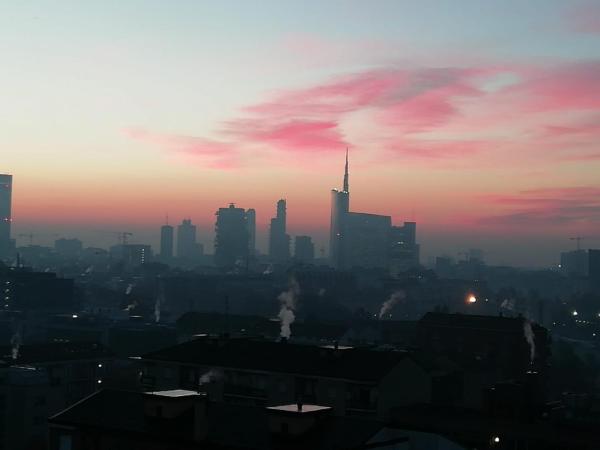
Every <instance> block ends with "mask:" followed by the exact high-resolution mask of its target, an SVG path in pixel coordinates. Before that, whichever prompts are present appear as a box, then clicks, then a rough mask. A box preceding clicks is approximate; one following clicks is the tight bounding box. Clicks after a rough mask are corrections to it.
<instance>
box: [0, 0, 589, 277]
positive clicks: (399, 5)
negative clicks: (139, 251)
mask: <svg viewBox="0 0 600 450" xmlns="http://www.w3.org/2000/svg"><path fill="white" fill-rule="evenodd" d="M43 3H44V2H41V3H40V5H37V6H36V5H34V4H14V5H11V6H9V7H8V8H7V10H6V11H5V12H6V14H3V17H2V18H0V25H1V26H0V30H1V31H0V36H1V37H2V38H3V39H2V41H3V42H4V43H8V45H7V46H6V48H5V49H4V50H5V51H3V66H4V67H6V68H8V70H4V71H3V73H2V74H0V91H1V93H2V95H3V98H5V99H6V102H4V106H0V115H1V116H2V117H3V121H2V123H3V125H2V129H1V131H2V133H0V147H1V148H6V149H11V151H9V152H7V154H6V155H3V165H2V167H0V171H1V172H3V173H10V174H12V175H13V176H14V179H15V182H14V192H13V217H14V222H13V236H14V237H17V238H18V235H19V234H27V233H34V234H37V237H36V238H35V240H36V242H37V243H45V244H48V243H50V242H51V241H52V240H53V239H54V238H51V237H49V236H45V235H44V233H46V234H52V233H58V234H61V235H64V236H65V237H72V236H73V237H80V238H82V239H83V240H84V242H86V244H89V245H95V244H102V245H104V246H106V245H108V244H109V243H110V242H109V241H110V239H109V238H108V237H107V236H99V235H98V234H95V233H94V231H93V230H97V229H107V230H115V231H118V230H128V231H132V232H134V233H135V239H136V240H137V241H138V242H144V243H145V242H148V243H151V244H152V245H153V246H154V248H158V238H159V232H158V231H157V230H158V229H159V227H160V225H162V217H163V216H164V214H165V213H169V214H170V215H171V216H172V217H173V219H174V223H178V222H179V221H180V220H181V219H182V218H184V217H191V218H192V220H193V222H194V223H195V224H197V226H198V227H199V228H198V234H199V240H200V241H201V242H202V243H203V244H204V245H205V248H207V250H209V249H210V248H211V246H212V240H213V233H212V228H213V225H214V215H213V214H214V211H216V210H217V209H218V208H219V207H221V206H222V205H223V204H226V203H228V202H235V203H236V204H239V205H244V207H248V208H250V207H251V208H255V209H256V212H257V214H256V217H257V229H258V231H257V246H258V247H259V248H260V249H261V250H262V251H263V252H265V251H266V241H267V233H268V231H267V230H268V222H269V219H270V217H271V216H272V212H271V211H272V205H273V203H274V202H275V201H276V200H277V199H279V198H282V197H283V198H285V199H286V200H287V202H288V208H289V214H288V228H289V233H290V235H292V236H294V235H310V236H313V238H314V241H315V244H316V245H315V247H316V250H317V252H316V253H317V254H319V251H318V249H320V248H321V247H323V246H324V247H325V248H327V241H328V238H327V234H328V227H329V223H328V222H329V198H328V196H327V192H328V191H329V190H330V189H331V188H332V187H334V186H338V185H339V180H338V171H339V161H340V158H341V157H342V155H343V152H344V151H345V148H346V147H347V146H348V147H349V148H350V152H351V154H352V161H353V167H354V170H353V178H352V185H353V199H352V201H353V208H354V209H355V210H359V211H367V212H369V213H374V214H386V215H390V216H391V217H392V221H393V222H394V223H401V222H402V221H404V220H414V221H416V222H418V224H419V236H420V241H421V242H422V244H423V248H422V253H423V258H422V260H423V261H424V262H426V261H427V260H428V258H430V257H432V256H435V255H437V254H444V253H447V254H451V255H453V256H455V257H456V255H457V253H458V252H459V251H463V250H465V249H467V248H470V247H477V248H483V249H484V250H486V259H488V260H489V261H490V262H495V263H509V264H515V265H533V266H547V265H551V264H554V263H557V262H558V258H557V255H558V253H559V252H560V251H564V250H569V249H572V248H574V245H573V242H571V241H569V237H572V236H577V235H581V236H587V237H588V241H584V245H585V246H586V247H594V246H597V245H598V241H597V240H596V241H594V240H593V238H594V236H595V235H596V234H597V233H595V231H596V230H597V228H598V225H599V224H600V205H599V203H598V198H599V194H600V184H599V182H598V180H597V173H598V164H599V162H598V161H599V160H600V155H599V154H598V150H597V148H596V147H595V145H596V142H597V141H598V138H599V137H600V134H599V128H598V127H597V125H596V123H597V118H598V114H599V109H600V92H599V91H598V86H599V85H600V79H599V75H598V74H599V73H600V66H599V64H600V55H599V52H598V50H597V49H598V48H600V26H599V25H598V23H597V19H595V18H596V17H598V7H597V5H594V3H592V2H569V3H568V4H565V2H559V1H543V2H541V1H537V2H527V3H524V2H507V3H503V4H502V5H496V4H490V5H481V4H480V3H479V2H465V3H464V4H463V7H461V9H460V14H457V13H456V11H455V10H456V8H455V7H453V5H452V2H431V3H428V2H424V4H423V5H421V6H419V5H416V4H412V3H409V2H384V1H381V2H378V3H377V7H375V8H366V7H365V6H364V5H361V4H360V2H344V3H341V2H331V3H330V4H328V5H319V8H317V3H316V2H314V3H311V2H309V3H307V6H306V7H305V8H306V10H305V11H300V9H302V8H300V7H299V5H298V4H293V3H291V2H290V3H287V2H282V3H283V4H285V7H282V6H280V5H278V4H277V2H265V3H264V4H263V5H261V6H258V7H255V8H250V7H249V6H247V5H244V4H229V5H219V6H217V5H192V4H188V3H183V2H181V3H178V4H177V7H174V8H173V7H171V6H170V5H167V4H166V3H160V2H155V3H152V6H148V5H147V4H142V3H137V2H128V3H127V4H126V5H122V4H109V5H106V6H105V7H99V6H97V5H80V4H78V3H71V4H69V2H65V3H64V4H62V5H61V7H53V8H43V6H42V5H43ZM227 6H229V8H227ZM232 6H234V7H232ZM42 10H43V14H42V13H40V11H42ZM67 10H68V14H66V12H67ZM265 11H268V12H269V15H268V17H269V21H268V22H267V21H266V19H265V17H267V16H266V15H263V13H264V12H265ZM302 12H304V14H302ZM308 17H310V18H311V19H312V20H307V18H308ZM498 17H502V20H496V19H497V18H498ZM209 18H210V20H209ZM595 20H596V21H595ZM375 24H376V25H375ZM466 24H468V26H465V25H466ZM27 30H31V31H32V32H31V33H28V32H27ZM33 30H35V32H33ZM424 30H427V31H426V32H424ZM258 36H261V38H260V39H259V38H258ZM449 36H450V38H449ZM75 37H76V39H75ZM459 49H460V51H459ZM299 69H302V70H299ZM48 82H51V85H52V89H48ZM7 105H10V106H7ZM67 105H68V106H67ZM32 130H35V132H32ZM32 161H35V162H36V164H35V168H32V167H31V162H32ZM249 187H250V188H249ZM541 228H543V231H542V232H540V229H541ZM18 239H19V240H20V243H21V244H24V243H26V241H25V240H23V238H18Z"/></svg>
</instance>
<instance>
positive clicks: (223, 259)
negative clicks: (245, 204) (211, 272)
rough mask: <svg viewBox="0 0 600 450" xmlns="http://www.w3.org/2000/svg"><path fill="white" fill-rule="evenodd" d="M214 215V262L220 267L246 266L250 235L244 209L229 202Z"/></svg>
mask: <svg viewBox="0 0 600 450" xmlns="http://www.w3.org/2000/svg"><path fill="white" fill-rule="evenodd" d="M215 215H216V216H217V222H216V225H215V264H216V265H217V266H218V267H222V268H229V267H235V266H246V265H247V264H248V251H249V243H248V242H249V237H250V236H249V233H248V220H247V214H246V211H244V208H236V207H235V205H234V204H233V203H231V204H230V205H229V207H227V208H219V210H218V211H217V212H216V213H215Z"/></svg>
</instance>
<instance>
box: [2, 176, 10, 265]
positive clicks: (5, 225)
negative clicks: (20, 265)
mask: <svg viewBox="0 0 600 450" xmlns="http://www.w3.org/2000/svg"><path fill="white" fill-rule="evenodd" d="M11 203H12V175H6V174H0V258H3V257H6V256H8V255H9V253H10V252H11V248H12V242H11V239H10V226H11V222H12V214H11V207H12V205H11Z"/></svg>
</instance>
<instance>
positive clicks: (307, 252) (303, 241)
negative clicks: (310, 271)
mask: <svg viewBox="0 0 600 450" xmlns="http://www.w3.org/2000/svg"><path fill="white" fill-rule="evenodd" d="M294 259H295V260H296V261H298V262H302V263H305V264H312V263H313V261H314V259H315V244H314V243H313V241H312V238H311V237H310V236H296V240H295V243H294Z"/></svg>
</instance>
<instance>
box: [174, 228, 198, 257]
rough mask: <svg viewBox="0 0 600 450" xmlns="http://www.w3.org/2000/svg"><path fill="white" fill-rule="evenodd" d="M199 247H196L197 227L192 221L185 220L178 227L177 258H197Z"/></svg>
mask: <svg viewBox="0 0 600 450" xmlns="http://www.w3.org/2000/svg"><path fill="white" fill-rule="evenodd" d="M197 249H198V246H197V245H196V225H193V224H192V220H191V219H183V221H182V222H181V224H180V225H179V226H178V227H177V257H178V258H193V257H194V256H196V253H197Z"/></svg>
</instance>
